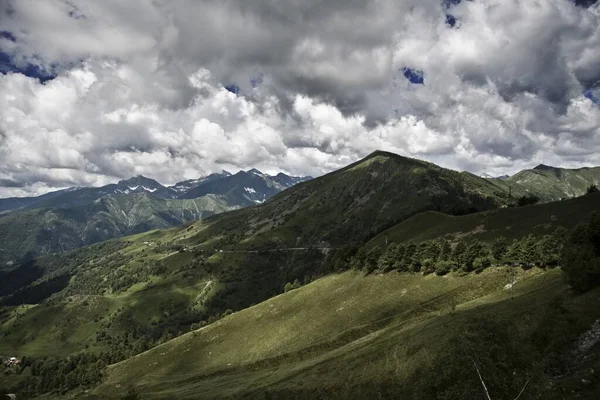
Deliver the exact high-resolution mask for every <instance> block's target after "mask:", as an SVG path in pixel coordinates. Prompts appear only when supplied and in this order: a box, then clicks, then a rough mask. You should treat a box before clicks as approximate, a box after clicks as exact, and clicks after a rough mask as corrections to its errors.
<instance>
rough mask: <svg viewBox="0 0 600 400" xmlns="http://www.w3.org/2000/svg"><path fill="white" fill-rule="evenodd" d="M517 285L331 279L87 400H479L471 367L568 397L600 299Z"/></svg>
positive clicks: (172, 348) (552, 279)
mask: <svg viewBox="0 0 600 400" xmlns="http://www.w3.org/2000/svg"><path fill="white" fill-rule="evenodd" d="M516 280H517V285H516V287H515V298H514V299H513V300H511V298H510V290H506V288H505V285H506V283H507V282H510V273H509V271H508V270H506V269H504V268H499V269H492V270H486V271H485V272H484V273H482V274H480V275H474V274H472V275H468V276H462V277H459V276H453V275H451V276H446V277H437V276H428V277H423V276H416V275H405V274H388V275H385V276H370V277H363V276H360V275H357V274H356V273H352V272H349V273H344V274H341V275H332V276H329V277H326V278H323V279H320V280H318V281H316V282H313V283H311V284H309V285H307V286H305V287H302V288H300V289H298V290H294V291H291V292H288V293H286V294H283V295H281V296H278V297H275V298H273V299H271V300H268V301H266V302H264V303H261V304H259V305H256V306H254V307H250V308H248V309H246V310H243V311H240V312H238V313H234V314H233V315H230V316H228V317H226V318H224V319H222V320H220V321H218V322H216V323H214V324H211V325H209V326H207V327H204V328H201V329H199V330H196V331H194V332H191V333H189V334H186V335H183V336H181V337H179V338H177V339H174V340H172V341H170V342H168V343H165V344H163V345H161V346H158V347H156V348H154V349H152V350H150V351H148V352H145V353H143V354H140V355H138V356H136V357H133V358H131V359H129V360H126V361H124V362H121V363H118V364H115V365H113V366H111V367H109V368H108V371H107V377H106V379H105V380H104V383H103V384H102V385H100V387H98V388H97V389H95V390H93V393H94V395H91V396H89V397H88V398H90V399H92V398H96V399H117V398H119V396H122V395H123V394H124V393H125V391H126V390H127V388H128V387H130V386H134V387H135V388H136V390H137V391H138V392H139V393H140V394H141V395H142V397H143V398H147V399H159V398H178V399H195V398H206V399H208V398H271V397H272V398H303V399H304V398H305V399H310V398H340V399H341V398H355V399H359V398H364V397H365V396H370V395H372V394H373V393H378V396H379V397H380V398H398V397H402V398H420V399H428V398H439V397H438V396H440V395H442V396H444V395H445V396H446V397H448V398H458V397H455V396H456V394H457V393H462V398H479V397H483V389H482V387H481V384H480V382H479V380H478V378H477V371H476V369H475V368H474V367H473V363H472V362H471V360H470V359H471V358H472V357H476V358H477V359H478V364H479V369H480V371H481V374H482V376H483V379H484V380H485V381H486V383H487V385H488V388H489V390H490V393H492V395H493V396H494V397H493V398H507V397H505V395H512V396H514V397H516V396H517V395H518V393H519V391H520V390H521V389H522V388H524V387H525V391H524V396H523V397H522V398H525V399H528V398H538V397H537V396H540V395H542V397H543V398H553V396H555V395H557V397H556V398H560V396H561V392H560V390H561V389H562V387H568V386H569V384H572V382H569V381H568V380H563V381H560V380H555V381H554V382H553V385H552V386H547V384H548V382H549V381H551V380H552V379H553V376H552V373H551V372H552V368H554V367H555V365H554V364H552V357H557V359H559V360H563V358H562V357H565V358H564V360H565V365H564V367H565V368H566V366H567V365H571V366H574V367H575V368H577V366H578V364H567V359H568V357H569V354H568V353H567V354H565V353H564V352H563V349H562V348H561V346H569V347H570V346H571V345H573V344H574V343H576V341H577V338H578V337H579V336H580V335H581V334H583V333H584V332H585V331H586V330H587V329H589V328H590V326H591V325H592V324H593V322H594V320H595V318H598V317H600V314H599V313H598V309H597V307H598V305H600V303H598V292H597V291H596V292H594V293H590V294H588V295H586V296H579V297H578V296H572V295H570V294H569V292H568V290H567V288H566V286H565V285H564V283H562V280H561V278H560V273H559V271H557V270H550V271H541V270H537V269H534V270H530V271H526V272H522V271H521V272H519V273H518V275H517V278H516ZM562 318H567V319H568V320H569V321H576V323H574V324H571V325H569V322H567V320H565V319H562ZM561 319H562V320H561ZM522 320H527V324H525V325H523V324H521V323H520V322H519V321H522ZM542 338H543V339H542ZM494 346H495V348H496V349H494ZM536 357H540V358H537V359H536ZM541 357H543V359H542V358H541ZM534 360H535V361H534ZM534 362H535V363H536V369H535V370H532V369H531V363H534ZM498 363H500V365H498ZM594 365H595V366H597V365H598V361H595V364H594ZM442 366H443V371H442V370H440V369H438V367H442ZM579 367H580V368H581V366H579ZM588 371H589V369H588ZM582 373H583V374H584V375H583V376H584V377H585V378H587V379H590V376H592V375H591V374H590V373H589V372H587V373H586V372H585V371H582ZM453 379H456V380H453ZM579 379H581V378H579ZM549 387H550V388H552V389H549ZM580 390H581V389H580ZM453 394H454V395H453ZM583 394H585V389H584V393H583ZM503 395H504V396H503ZM579 395H580V396H581V394H579ZM588 396H589V394H588ZM510 398H512V397H510ZM582 398H586V397H585V396H582ZM588 398H591V397H588Z"/></svg>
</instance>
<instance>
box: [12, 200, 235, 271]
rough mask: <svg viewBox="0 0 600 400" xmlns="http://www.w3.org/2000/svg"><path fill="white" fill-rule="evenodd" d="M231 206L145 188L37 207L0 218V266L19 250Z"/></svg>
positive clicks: (88, 239)
mask: <svg viewBox="0 0 600 400" xmlns="http://www.w3.org/2000/svg"><path fill="white" fill-rule="evenodd" d="M233 208H235V207H234V206H231V205H230V204H229V203H228V202H227V201H225V200H224V199H222V198H221V197H219V196H215V195H207V196H204V197H201V198H197V199H189V200H179V199H177V200H175V199H160V198H156V197H153V196H151V195H149V194H147V193H138V194H133V195H111V196H105V197H102V198H101V199H99V200H96V201H94V202H93V203H91V204H89V205H84V206H79V207H73V208H40V209H33V210H30V211H24V212H14V213H10V214H7V215H4V216H1V217H0V243H1V245H0V265H2V266H4V267H10V266H11V265H13V264H14V263H15V262H16V261H17V260H18V259H20V258H22V257H23V256H24V255H28V257H31V256H33V255H44V254H50V253H55V252H59V251H65V250H70V249H73V248H76V247H81V246H84V245H86V244H91V243H96V242H100V241H102V240H106V239H110V238H114V237H121V236H125V235H131V234H134V233H138V232H144V231H147V230H150V229H157V228H166V227H170V226H174V225H179V224H182V223H184V222H188V221H193V220H198V219H201V218H205V217H207V216H210V215H213V214H217V213H221V212H224V211H229V210H231V209H233Z"/></svg>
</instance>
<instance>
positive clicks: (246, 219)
mask: <svg viewBox="0 0 600 400" xmlns="http://www.w3.org/2000/svg"><path fill="white" fill-rule="evenodd" d="M507 202H508V198H507V193H505V192H503V191H502V190H501V189H500V188H498V187H497V186H496V185H494V184H493V183H491V182H489V181H487V180H485V179H483V178H478V177H476V176H474V175H472V174H461V173H458V172H456V171H451V170H447V169H444V168H441V167H438V166H436V165H434V164H430V163H427V162H424V161H419V160H414V159H409V158H405V157H401V156H398V155H395V154H391V153H385V152H375V153H373V154H371V155H370V156H369V157H367V158H365V159H364V160H361V161H359V162H357V163H355V164H352V165H350V166H348V167H346V168H344V169H341V170H339V171H336V172H333V173H331V174H328V175H325V176H323V177H320V178H317V179H315V180H312V181H309V182H305V183H300V184H298V185H296V186H294V187H292V188H291V189H288V190H285V191H284V192H282V193H280V194H278V195H276V196H274V197H273V198H272V199H271V200H269V201H268V202H267V203H265V204H264V205H262V206H260V207H252V208H249V209H245V210H241V211H238V212H234V213H228V214H226V215H223V216H219V217H214V218H211V219H209V220H207V222H206V225H204V227H203V230H202V232H201V233H200V234H199V235H197V236H195V238H194V240H195V242H205V241H207V240H208V239H209V238H213V239H214V238H220V237H223V238H224V240H223V242H227V243H235V244H236V245H238V246H242V247H247V246H249V245H250V244H260V243H263V242H265V241H271V242H277V243H279V245H282V246H288V247H294V246H310V245H317V244H321V245H322V246H325V247H326V246H328V245H329V246H339V245H344V244H346V243H347V242H348V241H362V240H364V239H365V238H367V237H369V236H370V235H373V234H375V233H377V232H379V231H381V230H382V229H384V228H385V227H389V226H391V225H393V224H394V223H397V222H399V221H401V220H404V219H406V218H408V217H409V216H411V215H414V214H416V213H418V212H422V211H425V210H437V211H440V212H445V213H449V214H465V213H468V212H474V211H479V210H485V209H490V208H495V207H497V206H500V205H502V204H506V203H507ZM214 240H216V239H214Z"/></svg>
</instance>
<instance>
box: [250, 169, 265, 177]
mask: <svg viewBox="0 0 600 400" xmlns="http://www.w3.org/2000/svg"><path fill="white" fill-rule="evenodd" d="M246 172H248V173H249V174H254V175H258V176H265V174H263V173H262V172H260V171H259V170H257V169H256V168H252V169H251V170H248V171H246Z"/></svg>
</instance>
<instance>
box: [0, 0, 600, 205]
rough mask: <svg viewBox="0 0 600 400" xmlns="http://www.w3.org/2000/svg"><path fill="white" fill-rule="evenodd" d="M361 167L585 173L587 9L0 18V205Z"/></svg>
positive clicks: (590, 38)
mask: <svg viewBox="0 0 600 400" xmlns="http://www.w3.org/2000/svg"><path fill="white" fill-rule="evenodd" d="M378 149H379V150H386V151H391V152H394V153H398V154H401V155H405V156H409V157H414V158H419V159H424V160H428V161H431V162H434V163H437V164H439V165H441V166H444V167H447V168H452V169H457V170H467V171H471V172H473V173H477V174H482V173H487V174H491V175H503V174H511V173H514V172H516V171H518V170H521V169H525V168H532V167H534V166H535V165H538V164H547V165H554V166H561V167H571V168H576V167H581V166H591V165H600V4H599V3H597V2H594V1H590V0H577V1H575V0H472V1H467V0H463V1H460V0H253V1H247V0H177V1H165V0H131V1H122V0H103V1H101V2H100V1H96V0H52V1H50V0H48V1H46V0H0V197H8V196H26V195H37V194H41V193H44V192H48V191H50V190H55V189H59V188H65V187H70V186H99V185H103V184H107V183H110V182H114V181H117V180H119V179H124V178H128V177H131V176H136V175H144V176H147V177H151V178H154V179H156V180H158V181H159V182H161V183H163V184H172V183H175V182H177V181H181V180H184V179H191V178H197V177H199V176H202V175H206V174H209V173H211V172H218V171H221V170H223V169H225V170H229V171H236V170H239V169H249V168H258V169H260V170H261V171H263V172H267V173H275V172H278V171H283V172H286V173H289V174H294V175H313V176H319V175H321V174H324V173H327V172H330V171H333V170H335V169H338V168H341V167H343V166H345V165H347V164H349V163H351V162H354V161H356V160H358V159H360V158H362V157H365V156H366V155H368V154H369V153H371V152H373V151H374V150H378Z"/></svg>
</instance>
